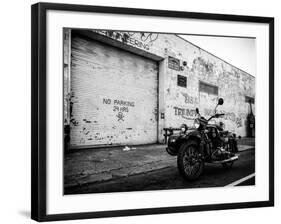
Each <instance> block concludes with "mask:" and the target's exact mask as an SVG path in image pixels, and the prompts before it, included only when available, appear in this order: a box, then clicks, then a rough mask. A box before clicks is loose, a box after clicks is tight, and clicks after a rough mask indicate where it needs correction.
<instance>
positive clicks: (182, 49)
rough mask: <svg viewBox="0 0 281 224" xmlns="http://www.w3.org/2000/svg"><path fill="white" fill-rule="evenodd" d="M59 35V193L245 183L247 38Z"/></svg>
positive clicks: (251, 132)
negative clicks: (61, 174)
mask: <svg viewBox="0 0 281 224" xmlns="http://www.w3.org/2000/svg"><path fill="white" fill-rule="evenodd" d="M62 32H63V49H61V50H62V51H63V102H64V103H63V104H64V105H63V130H64V133H63V138H64V152H63V154H64V155H63V166H64V167H63V182H64V183H63V186H64V194H65V195H71V194H86V193H87V194H89V193H113V192H131V191H151V190H170V189H194V188H211V187H240V186H255V182H256V180H255V171H256V169H255V164H256V163H255V119H256V113H255V96H256V88H255V78H256V57H257V55H256V39H255V38H254V37H242V36H241V37H239V36H211V35H195V34H188V33H186V34H179V33H160V32H159V33H157V32H147V31H145V32H144V31H127V30H107V29H103V30H102V29H86V28H85V29H83V28H79V29H77V28H67V27H65V28H63V30H62Z"/></svg>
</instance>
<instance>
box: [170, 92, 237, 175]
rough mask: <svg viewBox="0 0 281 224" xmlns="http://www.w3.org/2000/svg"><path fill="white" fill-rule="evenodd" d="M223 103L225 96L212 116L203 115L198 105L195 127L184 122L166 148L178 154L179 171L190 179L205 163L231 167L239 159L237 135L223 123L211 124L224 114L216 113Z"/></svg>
mask: <svg viewBox="0 0 281 224" xmlns="http://www.w3.org/2000/svg"><path fill="white" fill-rule="evenodd" d="M223 103H224V101H223V99H222V98H219V99H218V103H217V105H216V107H215V110H214V111H215V113H214V115H212V116H211V117H210V118H209V119H205V118H204V117H203V116H201V115H200V113H199V109H198V108H196V116H197V118H196V119H195V120H194V125H193V127H192V128H189V127H188V126H187V125H185V124H183V125H182V126H181V131H180V133H179V134H172V135H171V136H170V137H169V139H168V144H167V148H166V151H167V152H168V153H169V154H170V155H172V156H177V165H178V170H179V172H180V174H181V175H182V176H183V177H184V178H186V179H187V180H195V179H197V178H199V177H200V175H201V174H202V172H203V170H204V166H205V163H213V164H221V165H222V167H224V168H231V167H232V165H233V163H234V162H235V161H236V160H238V155H237V152H238V147H237V139H236V135H235V134H234V133H232V132H229V131H225V130H224V128H223V126H222V123H221V124H220V125H217V124H210V121H211V120H212V119H214V118H220V117H223V116H224V114H219V113H216V109H217V107H218V106H219V105H223Z"/></svg>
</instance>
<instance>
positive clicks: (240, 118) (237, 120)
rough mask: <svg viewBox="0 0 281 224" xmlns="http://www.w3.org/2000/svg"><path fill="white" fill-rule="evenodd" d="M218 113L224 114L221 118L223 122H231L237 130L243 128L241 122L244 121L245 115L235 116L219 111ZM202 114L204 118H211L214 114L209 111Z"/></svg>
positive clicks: (232, 113)
mask: <svg viewBox="0 0 281 224" xmlns="http://www.w3.org/2000/svg"><path fill="white" fill-rule="evenodd" d="M218 113H223V114H225V115H224V116H223V119H224V120H226V121H227V120H228V121H232V122H233V123H235V125H236V127H237V128H240V127H242V126H243V120H245V118H246V114H245V113H238V114H235V113H234V112H226V111H223V110H221V111H219V112H218ZM204 114H205V116H212V115H213V114H214V110H211V109H204Z"/></svg>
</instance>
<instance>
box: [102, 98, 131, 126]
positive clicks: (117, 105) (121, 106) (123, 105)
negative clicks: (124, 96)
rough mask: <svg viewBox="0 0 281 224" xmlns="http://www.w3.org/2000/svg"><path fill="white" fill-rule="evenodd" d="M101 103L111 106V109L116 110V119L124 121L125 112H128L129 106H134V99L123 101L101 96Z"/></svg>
mask: <svg viewBox="0 0 281 224" xmlns="http://www.w3.org/2000/svg"><path fill="white" fill-rule="evenodd" d="M102 103H103V104H106V105H111V106H112V110H113V111H114V112H116V118H117V121H125V120H124V119H125V114H126V113H129V111H130V109H129V108H130V107H135V102H134V101H125V100H120V99H110V98H103V100H102Z"/></svg>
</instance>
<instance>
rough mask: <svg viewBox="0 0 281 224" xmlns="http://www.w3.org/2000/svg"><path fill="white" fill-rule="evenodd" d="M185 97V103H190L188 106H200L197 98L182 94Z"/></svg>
mask: <svg viewBox="0 0 281 224" xmlns="http://www.w3.org/2000/svg"><path fill="white" fill-rule="evenodd" d="M181 94H182V95H183V96H184V98H185V99H184V102H185V103H188V104H196V105H198V104H199V100H198V98H197V97H195V96H190V95H188V94H187V93H183V92H182V93H181Z"/></svg>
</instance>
